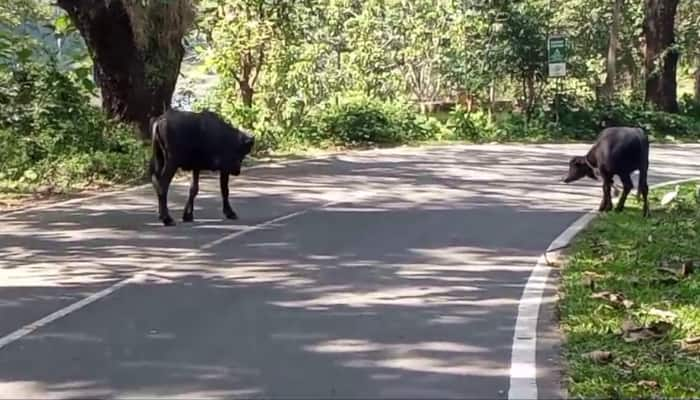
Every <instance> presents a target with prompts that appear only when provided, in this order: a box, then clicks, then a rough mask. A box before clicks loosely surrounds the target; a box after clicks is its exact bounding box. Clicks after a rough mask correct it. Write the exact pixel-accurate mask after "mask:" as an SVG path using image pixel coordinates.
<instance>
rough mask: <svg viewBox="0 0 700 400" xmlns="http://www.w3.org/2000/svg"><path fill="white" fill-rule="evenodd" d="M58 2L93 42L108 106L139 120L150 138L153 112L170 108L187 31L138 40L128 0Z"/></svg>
mask: <svg viewBox="0 0 700 400" xmlns="http://www.w3.org/2000/svg"><path fill="white" fill-rule="evenodd" d="M58 6H60V7H61V8H63V9H64V10H66V12H67V13H68V16H69V17H70V19H71V21H72V22H73V24H74V25H75V26H76V27H77V28H78V30H79V31H80V33H81V35H82V37H83V39H84V40H85V43H86V44H87V48H88V51H89V53H90V57H91V58H92V61H93V63H94V65H95V75H96V77H97V81H98V82H99V86H100V89H101V92H102V108H103V109H104V111H105V112H106V113H107V114H108V115H110V116H111V117H116V118H118V119H119V120H121V121H124V122H128V123H134V124H136V126H137V127H138V128H139V131H140V133H141V135H142V137H143V139H150V134H149V118H150V117H152V116H157V115H160V114H161V113H163V112H164V111H165V110H167V109H169V108H170V102H171V100H172V96H173V92H174V90H175V84H176V83H177V77H178V74H179V72H180V63H181V62H182V57H183V55H184V48H183V47H182V44H181V42H180V41H181V40H182V36H181V35H161V37H160V38H166V39H167V40H166V42H165V43H163V42H157V43H156V42H155V41H154V40H153V39H152V38H150V37H149V38H148V39H147V40H146V41H145V43H141V44H140V43H138V41H137V38H136V37H135V35H134V30H133V29H132V20H131V17H130V15H129V12H128V10H127V9H126V7H125V3H124V0H113V1H104V0H58ZM160 38H159V39H160Z"/></svg>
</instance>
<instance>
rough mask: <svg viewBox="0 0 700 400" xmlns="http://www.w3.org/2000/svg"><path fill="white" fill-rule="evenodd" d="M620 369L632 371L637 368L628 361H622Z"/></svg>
mask: <svg viewBox="0 0 700 400" xmlns="http://www.w3.org/2000/svg"><path fill="white" fill-rule="evenodd" d="M622 367H624V368H626V369H629V370H633V369H636V368H637V364H635V363H634V362H633V361H630V360H622Z"/></svg>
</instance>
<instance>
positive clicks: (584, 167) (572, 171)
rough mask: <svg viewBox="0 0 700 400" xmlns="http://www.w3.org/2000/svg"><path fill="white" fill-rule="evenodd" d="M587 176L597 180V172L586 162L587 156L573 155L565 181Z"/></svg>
mask: <svg viewBox="0 0 700 400" xmlns="http://www.w3.org/2000/svg"><path fill="white" fill-rule="evenodd" d="M585 176H587V177H589V178H591V179H594V180H597V178H596V176H595V172H594V171H593V168H591V166H590V165H589V164H588V163H587V162H586V157H585V156H576V157H572V158H571V160H569V174H568V175H567V176H566V177H565V178H564V179H563V180H564V183H569V182H574V181H577V180H579V179H581V178H583V177H585Z"/></svg>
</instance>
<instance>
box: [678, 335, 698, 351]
mask: <svg viewBox="0 0 700 400" xmlns="http://www.w3.org/2000/svg"><path fill="white" fill-rule="evenodd" d="M681 350H683V351H685V352H686V353H692V354H700V336H696V337H691V338H686V339H683V340H681Z"/></svg>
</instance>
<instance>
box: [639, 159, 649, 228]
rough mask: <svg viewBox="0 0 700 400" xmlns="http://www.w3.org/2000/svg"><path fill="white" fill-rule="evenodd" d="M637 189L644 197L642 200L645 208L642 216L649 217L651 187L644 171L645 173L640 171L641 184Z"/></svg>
mask: <svg viewBox="0 0 700 400" xmlns="http://www.w3.org/2000/svg"><path fill="white" fill-rule="evenodd" d="M637 189H638V190H639V193H641V195H642V199H643V200H644V208H643V209H642V215H643V216H644V217H648V216H649V199H648V196H649V186H648V185H647V171H646V170H644V171H643V172H641V171H640V173H639V182H637Z"/></svg>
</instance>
